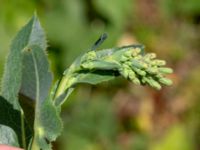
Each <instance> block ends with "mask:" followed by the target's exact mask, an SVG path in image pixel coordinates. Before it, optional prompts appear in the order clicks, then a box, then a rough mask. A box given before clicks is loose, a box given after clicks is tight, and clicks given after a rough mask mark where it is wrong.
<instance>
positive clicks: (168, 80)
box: [159, 78, 173, 85]
mask: <svg viewBox="0 0 200 150" xmlns="http://www.w3.org/2000/svg"><path fill="white" fill-rule="evenodd" d="M159 82H160V83H162V84H164V85H172V83H173V82H172V81H171V80H170V79H167V78H161V79H159Z"/></svg>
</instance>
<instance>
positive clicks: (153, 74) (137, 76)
mask: <svg viewBox="0 0 200 150" xmlns="http://www.w3.org/2000/svg"><path fill="white" fill-rule="evenodd" d="M155 58H156V54H154V53H148V54H145V55H144V56H143V55H141V49H139V48H135V49H130V50H128V51H126V52H125V53H124V54H123V55H122V56H121V59H120V63H121V68H120V69H119V72H120V74H121V75H122V76H124V77H125V78H127V79H129V80H131V81H132V82H133V83H135V84H142V85H146V84H147V85H150V86H151V87H153V88H156V89H161V84H164V85H171V84H172V81H171V80H170V79H167V78H166V77H165V75H166V74H169V73H172V72H173V70H172V69H171V68H167V67H163V66H164V65H165V64H166V62H165V61H164V60H158V59H155Z"/></svg>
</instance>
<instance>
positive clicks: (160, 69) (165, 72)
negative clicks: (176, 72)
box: [158, 67, 173, 74]
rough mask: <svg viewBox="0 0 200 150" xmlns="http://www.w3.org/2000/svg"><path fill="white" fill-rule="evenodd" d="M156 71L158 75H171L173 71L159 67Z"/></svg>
mask: <svg viewBox="0 0 200 150" xmlns="http://www.w3.org/2000/svg"><path fill="white" fill-rule="evenodd" d="M158 71H159V72H160V73H164V74H170V73H173V70H172V69H171V68H167V67H160V68H158Z"/></svg>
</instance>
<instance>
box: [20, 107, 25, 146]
mask: <svg viewBox="0 0 200 150" xmlns="http://www.w3.org/2000/svg"><path fill="white" fill-rule="evenodd" d="M21 133H22V147H23V148H24V149H26V131H25V124H24V112H23V110H22V109H21Z"/></svg>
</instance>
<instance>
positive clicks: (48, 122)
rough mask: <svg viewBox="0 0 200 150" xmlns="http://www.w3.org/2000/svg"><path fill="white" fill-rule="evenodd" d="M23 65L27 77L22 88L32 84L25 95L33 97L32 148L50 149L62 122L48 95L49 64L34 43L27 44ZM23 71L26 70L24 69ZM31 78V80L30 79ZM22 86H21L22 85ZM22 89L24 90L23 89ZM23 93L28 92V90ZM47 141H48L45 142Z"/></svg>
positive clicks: (49, 83)
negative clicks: (30, 93) (30, 91)
mask: <svg viewBox="0 0 200 150" xmlns="http://www.w3.org/2000/svg"><path fill="white" fill-rule="evenodd" d="M24 55H25V56H24V65H25V68H27V67H29V69H28V72H24V73H25V76H26V77H27V76H28V77H29V78H30V79H29V78H27V80H24V82H25V81H26V83H23V84H24V88H25V87H27V86H28V85H29V84H30V85H32V89H33V93H32V95H26V96H29V97H33V98H34V99H35V120H34V138H33V145H32V146H33V147H32V148H33V149H44V150H47V149H50V147H51V145H50V143H51V142H52V141H54V140H55V139H56V138H57V136H58V135H59V134H60V132H61V129H62V123H61V120H60V118H59V114H58V112H57V108H56V107H55V106H54V105H53V102H52V101H51V99H50V98H49V97H48V93H49V89H50V85H51V81H52V75H51V73H50V72H49V64H48V60H47V57H46V54H45V52H44V50H43V49H41V48H40V47H38V46H36V45H32V46H29V47H28V49H27V50H26V51H24ZM24 71H27V70H26V69H25V70H24ZM31 78H32V81H30V80H31ZM22 87H23V86H22ZM23 91H26V90H25V89H24V90H23ZM25 93H27V94H28V93H29V92H28V91H27V92H25ZM47 141H48V142H47Z"/></svg>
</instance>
